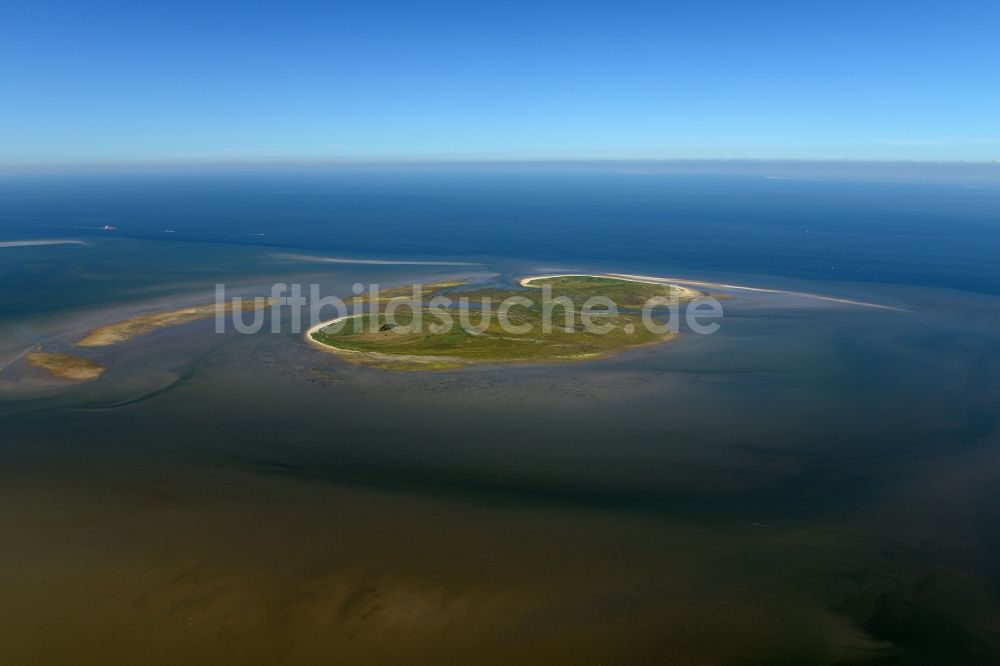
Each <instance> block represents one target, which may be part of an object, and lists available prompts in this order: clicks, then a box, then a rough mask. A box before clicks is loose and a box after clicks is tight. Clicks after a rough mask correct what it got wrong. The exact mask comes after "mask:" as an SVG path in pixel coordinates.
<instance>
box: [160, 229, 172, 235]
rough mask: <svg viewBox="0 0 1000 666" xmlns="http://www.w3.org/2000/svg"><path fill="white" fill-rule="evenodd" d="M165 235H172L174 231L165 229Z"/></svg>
mask: <svg viewBox="0 0 1000 666" xmlns="http://www.w3.org/2000/svg"><path fill="white" fill-rule="evenodd" d="M163 233H165V234H172V233H174V230H173V229H164V230H163Z"/></svg>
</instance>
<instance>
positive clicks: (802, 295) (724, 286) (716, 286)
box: [613, 273, 912, 312]
mask: <svg viewBox="0 0 1000 666" xmlns="http://www.w3.org/2000/svg"><path fill="white" fill-rule="evenodd" d="M613 275H614V276H615V277H624V278H629V279H643V280H651V281H655V282H658V283H663V284H666V283H668V282H669V283H671V284H674V283H682V284H690V285H694V286H696V287H707V288H709V289H734V290H738V291H754V292H758V293H764V294H779V295H782V296H795V297H798V298H811V299H813V300H817V301H827V302H829V303H843V304H844V305H857V306H859V307H864V308H879V309H881V310H895V311H897V312H912V310H908V309H906V308H899V307H895V306H893V305H882V304H881V303H868V302H866V301H856V300H852V299H850V298H838V297H836V296H824V295H822V294H812V293H809V292H806V291H787V290H785V289H768V288H765V287H748V286H746V285H741V284H725V283H723V282H702V281H699V280H687V279H685V278H673V277H668V278H657V277H650V276H646V275H628V274H625V273H615V274H613Z"/></svg>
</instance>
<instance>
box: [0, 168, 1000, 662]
mask: <svg viewBox="0 0 1000 666" xmlns="http://www.w3.org/2000/svg"><path fill="white" fill-rule="evenodd" d="M105 225H111V226H114V227H117V229H116V230H114V231H103V230H101V228H102V227H104V226H105ZM25 239H33V240H39V239H49V240H52V239H72V240H81V241H84V244H66V245H44V246H30V247H24V246H21V247H16V246H15V247H3V246H0V368H2V369H0V502H2V506H3V507H4V509H3V510H2V511H0V543H2V544H3V548H0V644H2V645H3V646H4V650H5V651H6V653H7V654H8V655H9V656H8V658H9V659H10V660H11V663H44V662H49V663H65V661H67V660H70V659H72V660H74V661H76V662H78V663H119V662H120V663H136V662H143V663H177V662H178V661H184V662H187V663H218V662H219V661H221V660H223V659H225V660H227V661H229V662H231V663H309V662H315V661H319V660H325V661H327V662H332V663H359V662H360V663H402V662H406V663H428V664H440V663H463V664H464V663H481V664H485V663H545V664H550V663H556V662H569V663H594V664H598V663H602V664H606V663H651V664H659V663H726V664H729V663H733V664H737V663H823V662H834V663H836V662H847V663H886V664H894V663H934V664H939V663H989V662H990V661H994V660H997V659H1000V638H998V637H1000V633H998V632H1000V603H998V602H1000V528H998V525H1000V492H998V490H997V484H996V481H995V480H996V478H997V477H998V474H1000V451H998V445H1000V429H998V428H1000V423H998V418H1000V332H998V331H1000V329H998V324H1000V268H998V263H997V261H996V258H997V256H998V253H1000V182H995V183H992V184H991V183H989V182H986V183H983V182H978V181H977V182H974V183H963V182H961V181H949V182H939V183H931V182H876V181H863V180H855V181H848V180H839V181H838V180H819V179H810V178H803V179H784V178H783V179H773V178H764V177H760V176H737V175H730V176H709V175H699V176H683V175H667V174H658V173H648V172H634V171H627V170H623V171H614V170H612V169H610V168H608V169H595V170H589V171H583V170H578V171H571V170H562V171H559V170H548V171H546V170H542V169H532V170H529V169H522V170H517V169H487V168H476V169H458V168H445V167H438V168H426V169H416V168H397V169H388V168H375V167H368V168H354V169H319V168H300V169H293V168H286V169H281V170H278V169H274V170H255V169H244V170H239V171H228V172H220V171H212V170H202V171H198V172H182V171H178V170H160V171H147V172H142V173H132V174H122V173H112V172H90V173H77V174H74V173H69V172H64V173H55V174H31V175H15V174H4V175H2V176H0V245H2V243H4V242H5V241H18V240H25ZM330 258H348V259H352V260H364V261H390V262H391V261H398V262H450V263H436V264H435V263H428V264H419V263H396V264H394V263H353V264H352V263H331V262H327V261H323V260H322V259H330ZM549 271H582V272H589V271H595V272H605V271H612V272H623V273H639V274H646V275H661V276H675V277H685V278H690V279H696V280H709V281H717V282H725V283H728V284H738V285H750V286H754V287H763V288H770V289H779V290H791V291H797V292H810V293H818V294H824V295H828V296H834V297H840V298H847V299H854V300H860V301H866V302H872V303H878V304H884V305H889V306H892V307H894V308H898V309H895V310H888V309H872V308H862V307H853V306H848V305H844V304H834V303H829V302H821V301H814V300H809V299H803V298H798V297H792V296H785V295H780V294H767V293H762V292H733V293H732V296H733V298H731V299H730V300H726V301H724V307H725V312H726V316H725V318H724V320H723V322H722V328H721V330H720V331H719V332H718V333H716V334H714V335H710V336H697V335H693V334H686V335H682V336H681V337H680V338H679V339H678V340H676V341H672V342H670V343H668V344H665V345H660V346H657V347H652V348H645V349H640V350H635V351H633V352H629V353H625V354H622V355H620V356H616V357H614V358H610V359H605V360H601V361H596V362H592V363H582V364H566V365H538V366H517V367H500V366H494V367H480V368H468V369H464V370H461V371H441V372H409V373H393V372H386V371H381V370H375V369H370V368H362V367H357V366H351V365H347V364H345V363H343V362H341V361H340V360H339V359H338V358H336V357H334V356H332V355H327V354H322V353H318V352H316V351H315V350H313V349H310V348H309V347H308V346H306V345H305V344H304V342H303V341H302V339H301V336H300V335H295V334H293V333H291V332H287V331H286V332H283V333H279V334H272V333H269V332H266V331H265V332H261V333H259V334H256V335H249V336H242V335H235V334H227V335H218V334H215V333H214V332H213V331H212V322H211V321H206V322H196V323H194V324H188V325H185V326H181V327H177V328H174V329H165V330H162V331H159V332H156V333H153V334H150V335H148V336H143V337H140V338H136V339H134V340H132V341H130V342H128V343H125V344H122V345H118V346H115V347H110V348H105V349H95V350H93V351H92V352H90V351H88V355H89V356H91V357H92V358H95V359H96V360H98V361H100V362H102V363H104V364H105V365H106V366H107V367H108V370H107V372H106V373H105V374H104V375H103V376H102V377H101V378H100V379H98V380H97V381H95V382H92V383H82V384H70V383H67V382H60V381H55V380H51V379H46V378H45V377H44V375H42V374H41V373H40V372H39V371H37V370H32V369H31V368H29V367H27V366H26V364H25V363H24V362H23V358H22V354H23V352H24V351H25V350H28V349H31V348H33V347H34V346H36V345H42V346H43V347H44V348H46V349H50V350H67V351H72V349H73V347H72V342H73V341H74V340H76V339H78V338H79V337H80V335H82V334H83V333H85V332H86V331H87V330H89V329H90V328H93V327H94V326H96V325H100V324H102V323H108V322H111V321H118V320H121V319H124V318H127V317H129V316H132V315H133V314H135V313H138V312H148V311H152V310H156V309H170V308H172V307H177V306H178V305H179V304H189V303H205V302H211V300H212V297H213V289H214V285H215V284H217V283H225V284H226V285H227V286H228V287H229V288H230V289H233V290H235V291H239V292H245V293H258V292H259V293H265V292H264V291H263V290H265V289H266V288H268V287H269V286H270V284H271V283H273V282H275V281H284V282H300V283H305V284H309V283H312V282H316V283H319V284H321V285H322V286H323V292H324V294H339V295H346V294H348V293H349V292H350V288H351V285H352V284H353V283H354V282H363V283H368V282H379V283H381V284H384V285H398V284H408V283H409V282H412V281H430V280H432V279H439V278H449V277H460V276H465V275H475V276H477V277H478V278H479V279H483V280H495V281H504V280H509V279H511V278H514V277H517V276H520V275H527V274H531V273H534V272H549Z"/></svg>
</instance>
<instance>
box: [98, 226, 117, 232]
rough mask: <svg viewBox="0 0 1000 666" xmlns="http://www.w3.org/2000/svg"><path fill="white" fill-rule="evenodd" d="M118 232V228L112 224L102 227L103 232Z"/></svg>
mask: <svg viewBox="0 0 1000 666" xmlns="http://www.w3.org/2000/svg"><path fill="white" fill-rule="evenodd" d="M117 230H118V227H113V226H111V225H110V224H105V225H104V226H103V227H101V231H117Z"/></svg>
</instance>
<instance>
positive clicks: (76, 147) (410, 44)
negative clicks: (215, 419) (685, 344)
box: [0, 0, 1000, 163]
mask: <svg viewBox="0 0 1000 666" xmlns="http://www.w3.org/2000/svg"><path fill="white" fill-rule="evenodd" d="M492 4H493V6H492V7H487V6H486V5H485V3H433V2H428V3H419V2H408V3H393V2H365V3H350V4H348V3H343V4H340V3H321V4H320V3H317V4H315V5H313V4H310V3H302V4H298V5H294V4H291V3H282V4H279V3H273V4H270V5H266V6H265V5H259V4H254V3H205V2H197V3H195V2H184V1H183V0H182V1H176V2H170V3H167V2H163V3H145V2H128V3H114V2H100V1H96V2H92V3H90V2H88V3H81V2H73V3H65V4H62V3H47V2H44V1H42V2H22V1H21V0H14V1H13V2H7V3H5V4H4V8H3V14H2V18H0V162H3V163H26V162H27V163H52V162H91V161H93V162H103V161H133V160H140V161H160V160H188V159H191V160H257V159H261V160H269V159H324V160H326V159H398V158H404V159H441V158H445V159H450V158H459V159H479V158H487V159H507V158H509V159H526V158H527V159H533V158H539V159H542V158H569V159H575V158H579V159H589V158H629V159H634V158H653V159H670V158H794V159H841V158H846V159H912V160H984V161H996V160H1000V46H998V41H997V34H998V33H997V29H998V26H1000V3H998V2H967V3H963V2H957V3H944V2H933V3H931V2H920V1H913V2H892V1H886V2H840V1H838V2H808V1H805V0H800V1H799V2H788V3H784V2H780V3H777V2H771V3H768V2H758V3H751V2H731V3H730V2H711V1H706V2H683V3H668V2H657V3H633V4H621V3H610V2H609V3H599V4H598V3H593V4H591V3H581V2H574V3H544V5H543V4H540V3H517V2H505V3H492Z"/></svg>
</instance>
